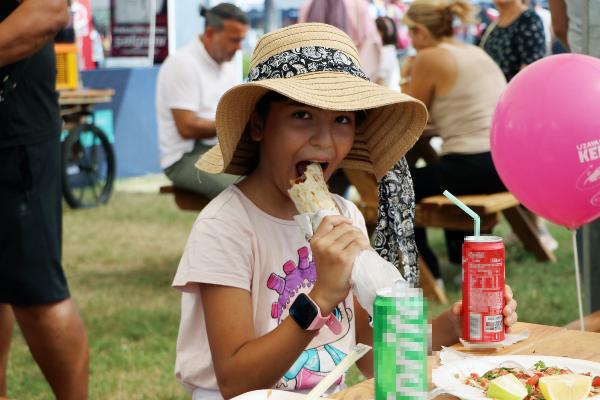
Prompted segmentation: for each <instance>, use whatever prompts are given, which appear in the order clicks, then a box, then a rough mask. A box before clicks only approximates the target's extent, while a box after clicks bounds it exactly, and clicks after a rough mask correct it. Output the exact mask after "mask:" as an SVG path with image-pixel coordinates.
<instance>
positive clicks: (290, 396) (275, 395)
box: [231, 389, 306, 400]
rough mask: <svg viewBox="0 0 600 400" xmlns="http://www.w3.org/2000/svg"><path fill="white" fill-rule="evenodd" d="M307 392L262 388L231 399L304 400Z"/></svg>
mask: <svg viewBox="0 0 600 400" xmlns="http://www.w3.org/2000/svg"><path fill="white" fill-rule="evenodd" d="M304 398H306V395H305V394H301V393H295V392H289V391H286V390H275V389H261V390H253V391H251V392H246V393H244V394H240V395H239V396H236V397H234V398H233V399H231V400H302V399H304Z"/></svg>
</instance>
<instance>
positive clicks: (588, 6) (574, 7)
mask: <svg viewBox="0 0 600 400" xmlns="http://www.w3.org/2000/svg"><path fill="white" fill-rule="evenodd" d="M550 11H551V13H552V27H553V29H554V32H555V34H556V37H557V38H558V39H559V40H560V41H561V42H562V44H563V45H564V46H565V47H566V48H567V49H570V51H572V52H573V53H579V54H587V55H590V56H593V57H597V58H600V0H550ZM598 237H600V219H596V220H595V221H593V222H590V223H589V224H586V225H584V226H583V227H581V228H580V229H578V230H577V245H578V246H581V251H580V252H579V262H580V264H581V266H582V271H583V272H584V275H583V278H582V281H583V284H584V293H586V292H587V293H588V296H589V297H588V299H586V300H587V304H588V305H589V307H590V311H592V312H593V311H595V310H597V309H599V308H600V307H599V306H598V304H600V297H599V296H598V290H597V287H595V286H594V285H595V282H596V281H595V279H592V277H597V276H600V252H599V251H598V240H597V238H598Z"/></svg>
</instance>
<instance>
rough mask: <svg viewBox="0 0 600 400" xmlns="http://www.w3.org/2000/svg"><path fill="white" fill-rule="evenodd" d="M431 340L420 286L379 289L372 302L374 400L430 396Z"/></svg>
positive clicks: (412, 399)
mask: <svg viewBox="0 0 600 400" xmlns="http://www.w3.org/2000/svg"><path fill="white" fill-rule="evenodd" d="M428 343H429V325H428V324H427V304H426V301H425V299H424V298H423V292H422V291H421V289H418V288H409V287H402V288H399V287H396V288H394V289H392V288H389V289H383V290H378V291H377V297H376V298H375V301H374V303H373V356H374V364H375V400H390V399H396V400H417V399H426V398H427V392H428V381H427V349H428Z"/></svg>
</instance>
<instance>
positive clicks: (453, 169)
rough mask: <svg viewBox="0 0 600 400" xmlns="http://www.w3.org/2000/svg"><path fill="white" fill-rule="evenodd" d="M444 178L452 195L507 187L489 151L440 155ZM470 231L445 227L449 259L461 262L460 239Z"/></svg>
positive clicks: (469, 233)
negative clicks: (442, 156) (441, 156)
mask: <svg viewBox="0 0 600 400" xmlns="http://www.w3.org/2000/svg"><path fill="white" fill-rule="evenodd" d="M442 176H443V180H444V182H445V184H446V188H447V190H448V191H450V192H451V193H452V194H454V195H465V194H486V193H497V192H503V191H505V190H506V187H505V186H504V184H503V183H502V180H500V177H499V176H498V173H497V172H496V169H495V167H494V163H493V161H492V155H491V153H489V152H488V153H479V154H450V155H447V156H444V158H443V168H442ZM472 234H473V232H472V231H459V230H452V229H446V230H445V231H444V235H445V237H446V248H447V250H448V259H449V261H450V262H451V263H453V264H458V265H460V264H462V243H463V241H464V238H465V236H470V235H472Z"/></svg>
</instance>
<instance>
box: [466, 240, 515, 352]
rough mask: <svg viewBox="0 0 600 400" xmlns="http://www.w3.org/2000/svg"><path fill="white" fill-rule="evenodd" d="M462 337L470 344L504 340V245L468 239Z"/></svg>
mask: <svg viewBox="0 0 600 400" xmlns="http://www.w3.org/2000/svg"><path fill="white" fill-rule="evenodd" d="M462 271H463V273H462V334H463V339H464V340H466V341H467V342H471V343H490V342H501V341H503V340H504V322H503V321H504V317H503V315H502V310H503V309H504V302H505V300H504V243H503V242H502V238H500V237H498V236H479V237H475V236H467V237H465V241H464V243H463V247H462Z"/></svg>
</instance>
